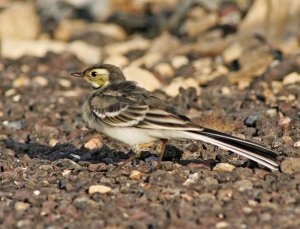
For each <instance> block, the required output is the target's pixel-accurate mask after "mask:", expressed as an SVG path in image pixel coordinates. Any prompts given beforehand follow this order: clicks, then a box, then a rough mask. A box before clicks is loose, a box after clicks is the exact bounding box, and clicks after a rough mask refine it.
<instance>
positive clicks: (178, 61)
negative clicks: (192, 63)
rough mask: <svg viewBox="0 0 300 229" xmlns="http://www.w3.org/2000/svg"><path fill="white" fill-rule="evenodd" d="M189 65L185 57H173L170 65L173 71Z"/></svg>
mask: <svg viewBox="0 0 300 229" xmlns="http://www.w3.org/2000/svg"><path fill="white" fill-rule="evenodd" d="M188 63H189V59H188V58H187V57H186V56H175V57H174V58H173V59H172V61H171V64H172V66H173V67H174V68H175V69H178V68H181V67H182V66H185V65H187V64H188Z"/></svg>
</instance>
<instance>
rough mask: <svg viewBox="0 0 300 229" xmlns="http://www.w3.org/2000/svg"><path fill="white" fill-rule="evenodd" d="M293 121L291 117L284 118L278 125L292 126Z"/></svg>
mask: <svg viewBox="0 0 300 229" xmlns="http://www.w3.org/2000/svg"><path fill="white" fill-rule="evenodd" d="M291 121H292V120H291V119H290V118H289V117H282V118H280V119H279V120H278V125H279V126H286V125H288V124H290V122H291Z"/></svg>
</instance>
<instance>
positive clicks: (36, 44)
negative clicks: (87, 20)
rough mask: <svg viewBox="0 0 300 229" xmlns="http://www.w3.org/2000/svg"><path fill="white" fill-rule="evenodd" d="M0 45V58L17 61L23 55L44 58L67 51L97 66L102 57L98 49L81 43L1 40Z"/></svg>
mask: <svg viewBox="0 0 300 229" xmlns="http://www.w3.org/2000/svg"><path fill="white" fill-rule="evenodd" d="M1 45H2V46H1V56H2V57H4V58H10V59H18V58H20V57H22V56H25V55H31V56H35V57H44V56H45V55H46V54H47V52H54V53H63V52H66V51H69V52H72V53H74V54H75V55H76V56H77V57H78V58H79V59H80V60H81V61H83V62H85V63H86V64H98V63H100V62H101V56H102V53H101V49H100V48H99V47H96V46H93V45H88V44H86V43H84V42H82V41H74V42H72V43H70V44H67V43H64V42H60V41H48V40H35V41H33V40H32V41H31V40H15V39H3V40H2V43H1Z"/></svg>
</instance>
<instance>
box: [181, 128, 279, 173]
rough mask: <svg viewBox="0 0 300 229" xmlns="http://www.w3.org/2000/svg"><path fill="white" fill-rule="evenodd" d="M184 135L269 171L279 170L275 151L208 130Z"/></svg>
mask: <svg viewBox="0 0 300 229" xmlns="http://www.w3.org/2000/svg"><path fill="white" fill-rule="evenodd" d="M183 135H184V137H185V138H190V139H194V140H200V141H204V142H207V143H211V144H213V145H216V146H219V147H220V148H223V149H226V150H229V151H231V152H234V153H236V154H239V155H241V156H244V157H246V158H249V159H251V160H253V161H255V162H257V163H259V164H262V165H264V166H266V167H267V168H269V169H272V170H278V167H279V165H278V163H277V162H276V157H277V154H276V153H275V152H274V151H272V150H269V149H267V148H265V147H263V146H260V145H258V144H256V143H253V142H249V141H245V140H243V139H239V138H236V137H232V136H230V135H227V134H224V133H221V132H218V131H215V130H211V129H206V128H205V129H203V130H199V131H195V130H186V131H183Z"/></svg>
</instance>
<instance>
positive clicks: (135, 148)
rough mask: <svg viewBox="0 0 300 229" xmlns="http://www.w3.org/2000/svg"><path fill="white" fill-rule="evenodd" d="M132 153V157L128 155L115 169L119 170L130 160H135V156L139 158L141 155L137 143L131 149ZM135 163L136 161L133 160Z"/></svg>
mask: <svg viewBox="0 0 300 229" xmlns="http://www.w3.org/2000/svg"><path fill="white" fill-rule="evenodd" d="M131 150H132V151H133V153H134V155H133V156H132V157H129V158H128V159H127V160H125V161H123V162H122V163H121V164H120V165H119V166H118V167H117V168H116V169H117V170H119V169H121V168H122V167H124V166H125V165H127V164H129V163H131V162H132V161H136V159H137V158H139V157H140V156H141V152H142V151H141V148H140V147H139V145H134V146H133V147H132V149H131ZM135 164H136V162H135Z"/></svg>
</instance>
